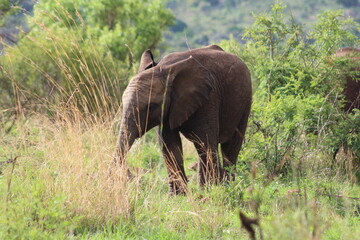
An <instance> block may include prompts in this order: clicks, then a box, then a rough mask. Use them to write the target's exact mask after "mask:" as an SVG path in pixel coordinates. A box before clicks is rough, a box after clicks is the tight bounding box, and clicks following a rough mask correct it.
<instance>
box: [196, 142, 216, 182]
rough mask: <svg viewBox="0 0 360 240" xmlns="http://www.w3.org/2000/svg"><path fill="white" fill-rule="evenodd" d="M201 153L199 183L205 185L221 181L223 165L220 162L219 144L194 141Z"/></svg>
mask: <svg viewBox="0 0 360 240" xmlns="http://www.w3.org/2000/svg"><path fill="white" fill-rule="evenodd" d="M194 145H195V148H196V150H197V152H198V155H199V184H200V186H204V185H206V184H210V183H219V182H220V181H221V178H222V177H221V172H222V170H221V166H220V162H219V157H218V152H217V144H205V143H204V142H200V143H199V142H194Z"/></svg>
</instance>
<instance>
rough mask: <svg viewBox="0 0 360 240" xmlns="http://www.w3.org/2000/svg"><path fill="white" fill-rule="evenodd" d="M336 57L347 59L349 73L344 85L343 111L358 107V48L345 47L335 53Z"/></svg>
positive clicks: (359, 92) (359, 102)
mask: <svg viewBox="0 0 360 240" xmlns="http://www.w3.org/2000/svg"><path fill="white" fill-rule="evenodd" d="M335 57H336V58H346V59H348V60H349V64H348V65H350V68H349V71H350V72H351V73H350V74H346V75H345V78H346V82H345V87H344V97H345V106H344V111H345V112H351V111H352V110H353V109H355V108H356V109H359V108H360V49H357V48H351V47H345V48H342V49H340V50H338V51H337V52H336V53H335Z"/></svg>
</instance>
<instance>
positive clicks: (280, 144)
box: [222, 4, 360, 178]
mask: <svg viewBox="0 0 360 240" xmlns="http://www.w3.org/2000/svg"><path fill="white" fill-rule="evenodd" d="M284 9H285V6H284V5H282V4H275V5H273V7H272V10H271V11H270V12H269V13H264V14H260V15H255V19H256V20H255V22H254V24H253V26H251V27H250V28H248V29H247V30H246V32H245V35H244V40H245V41H246V44H245V45H241V44H239V43H237V42H236V41H235V40H234V39H231V40H229V41H224V42H223V43H222V46H223V47H224V48H225V49H226V50H228V51H231V52H233V53H235V54H238V55H239V56H240V57H241V58H242V59H244V61H245V62H246V63H248V65H249V67H250V69H251V72H252V79H253V84H254V89H255V92H254V101H253V105H252V115H251V118H250V127H249V129H248V135H247V136H248V137H247V138H248V141H247V142H246V143H245V151H243V152H242V154H241V156H240V159H241V160H242V161H246V160H249V159H253V161H256V162H257V164H259V166H260V167H264V168H265V169H267V174H268V176H270V175H271V174H274V173H275V174H276V175H277V174H280V173H283V174H286V173H287V174H289V173H293V174H291V175H290V176H294V177H296V174H295V172H294V170H295V169H297V168H298V166H299V164H301V161H302V159H304V158H308V157H307V155H313V157H314V159H313V161H314V166H315V165H316V161H318V160H317V157H316V156H317V155H318V154H323V153H328V154H329V155H328V157H326V158H328V161H331V157H332V155H333V154H334V152H335V149H338V148H340V147H341V144H342V143H343V142H349V143H348V144H349V148H350V151H354V154H355V156H359V152H360V151H359V149H360V148H359V144H360V139H359V121H358V119H359V117H358V113H354V114H353V115H351V116H348V115H346V114H345V113H344V112H343V111H342V106H343V101H342V91H343V86H344V77H342V75H341V74H339V73H341V70H339V69H337V67H335V66H334V64H331V63H330V59H331V55H332V54H333V53H334V52H335V51H336V50H337V49H339V48H340V47H342V46H344V44H345V45H346V46H354V45H355V46H356V45H358V44H359V39H358V38H357V37H355V36H354V34H353V33H354V31H353V30H354V29H356V28H357V27H358V25H357V24H356V23H355V22H354V21H353V20H351V19H346V18H345V19H344V18H343V17H342V13H341V12H340V11H326V12H323V13H321V14H320V15H319V17H318V22H317V23H316V24H315V25H314V27H313V29H314V30H313V31H311V32H308V33H306V31H305V30H304V28H303V27H302V26H301V25H299V24H296V23H295V21H294V19H293V18H287V17H286V16H285V15H284ZM349 70H350V69H349V67H348V66H347V67H345V66H344V69H342V71H344V72H349ZM305 149H306V150H305ZM356 159H359V158H358V157H355V160H352V159H351V158H350V159H349V160H348V161H350V162H354V166H353V168H352V169H351V170H350V172H351V171H352V173H349V172H348V171H347V174H350V175H351V176H353V175H354V174H357V173H358V172H359V170H358V168H359V166H358V161H359V160H356ZM342 169H344V168H342ZM348 170H349V169H348ZM294 174H295V175H294ZM350 178H351V177H350Z"/></svg>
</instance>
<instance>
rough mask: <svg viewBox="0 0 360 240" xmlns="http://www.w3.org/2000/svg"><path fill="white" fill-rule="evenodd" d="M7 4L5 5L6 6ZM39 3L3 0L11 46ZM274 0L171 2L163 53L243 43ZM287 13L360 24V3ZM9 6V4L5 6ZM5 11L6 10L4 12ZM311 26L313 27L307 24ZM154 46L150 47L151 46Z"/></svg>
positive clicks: (326, 0)
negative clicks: (327, 15) (329, 14)
mask: <svg viewBox="0 0 360 240" xmlns="http://www.w3.org/2000/svg"><path fill="white" fill-rule="evenodd" d="M2 2H4V3H2ZM35 2H36V1H35V0H0V18H2V21H0V35H1V37H2V39H3V40H5V41H6V42H7V43H10V44H13V43H15V42H17V33H18V32H19V27H23V28H25V31H27V27H26V26H27V25H26V22H25V18H24V15H23V13H24V12H25V13H27V14H31V13H32V10H33V4H34V3H35ZM275 2H276V1H274V0H169V1H168V4H167V6H168V7H169V8H170V9H171V11H172V12H173V14H174V15H175V17H176V23H175V25H174V26H172V27H171V28H170V29H169V30H168V31H166V32H165V33H164V40H163V42H162V43H161V44H160V46H158V47H159V48H160V49H161V52H162V53H163V54H164V53H167V52H172V51H180V50H184V49H187V48H196V47H199V46H203V45H208V44H210V43H216V42H219V41H221V40H223V39H229V36H230V35H232V36H234V38H235V39H236V40H241V37H242V34H243V32H244V29H245V28H246V27H247V26H250V25H252V24H253V22H254V21H255V19H254V17H253V13H255V14H259V13H261V12H265V11H268V10H269V9H270V8H271V5H272V4H274V3H275ZM282 2H284V3H285V5H286V6H287V8H286V10H285V13H286V15H287V16H290V15H292V16H293V17H294V20H295V21H297V22H299V23H302V24H309V23H310V24H311V23H312V22H313V21H315V20H316V16H317V15H318V14H320V13H321V12H322V11H325V10H337V9H342V10H343V11H344V15H345V16H346V17H351V18H353V19H354V20H355V21H357V22H359V23H360V0H303V1H297V0H284V1H282ZM5 3H8V4H5ZM9 4H10V5H17V6H20V7H21V8H23V11H19V10H18V11H16V13H15V14H11V13H10V14H9V13H7V11H6V5H9ZM4 8H5V10H4ZM307 26H309V25H307ZM149 47H150V46H149Z"/></svg>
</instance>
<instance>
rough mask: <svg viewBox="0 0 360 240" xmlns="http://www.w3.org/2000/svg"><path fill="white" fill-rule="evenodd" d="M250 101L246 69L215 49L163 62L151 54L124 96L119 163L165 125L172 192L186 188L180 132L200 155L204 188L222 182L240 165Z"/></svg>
mask: <svg viewBox="0 0 360 240" xmlns="http://www.w3.org/2000/svg"><path fill="white" fill-rule="evenodd" d="M251 98H252V89H251V78H250V72H249V70H248V68H247V66H246V65H245V63H244V62H242V61H241V60H240V59H239V58H238V57H237V56H235V55H233V54H229V53H226V52H224V51H223V50H222V49H221V48H220V47H218V46H216V45H212V46H207V47H203V48H198V49H193V50H189V51H185V52H176V53H171V54H169V55H167V56H165V57H164V58H163V59H162V60H161V61H160V62H159V63H155V61H154V59H153V56H152V54H151V52H150V50H147V51H145V52H144V53H143V55H142V57H141V62H140V67H139V71H138V73H137V74H136V75H135V76H134V77H133V78H132V79H131V81H130V83H129V85H128V87H127V88H126V90H125V92H124V94H123V97H122V101H123V115H122V121H121V127H120V132H119V138H118V143H117V147H116V151H115V154H114V161H116V162H120V163H123V162H124V158H125V155H126V153H127V151H128V150H129V148H130V147H131V145H132V144H133V142H134V140H135V139H136V138H139V137H141V136H142V135H144V133H146V132H147V131H148V130H149V129H151V128H153V127H155V126H160V127H159V136H160V144H161V146H162V152H163V156H164V160H165V163H166V167H167V169H168V174H169V184H170V193H171V194H185V193H186V189H187V188H186V185H187V181H188V180H187V177H186V175H185V170H184V162H183V150H182V144H181V138H180V133H182V134H183V135H184V136H185V137H186V138H187V139H189V140H190V141H192V142H193V143H194V145H195V147H196V149H197V152H198V154H199V168H198V169H199V170H198V171H199V178H198V179H199V183H200V185H201V186H204V185H206V184H209V183H217V182H219V181H221V180H222V179H224V178H226V177H227V175H228V174H227V173H226V172H225V171H224V170H223V169H224V167H231V166H234V165H235V164H236V161H237V156H238V153H239V151H240V148H241V145H242V142H243V140H244V135H245V130H246V127H247V122H248V117H249V113H250V108H251V101H252V99H251ZM219 144H220V146H221V151H222V156H223V163H222V164H221V163H220V160H219V156H218V145H219Z"/></svg>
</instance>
